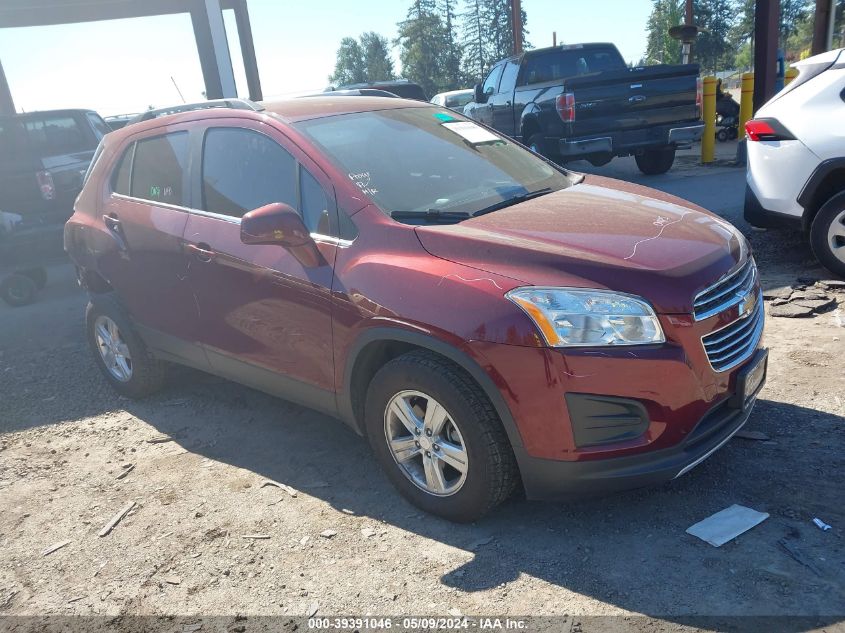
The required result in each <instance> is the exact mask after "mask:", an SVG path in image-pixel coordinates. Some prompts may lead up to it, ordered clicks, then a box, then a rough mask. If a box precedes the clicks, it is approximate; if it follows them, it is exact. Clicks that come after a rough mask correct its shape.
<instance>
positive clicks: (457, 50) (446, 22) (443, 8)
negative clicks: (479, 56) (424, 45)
mask: <svg viewBox="0 0 845 633" xmlns="http://www.w3.org/2000/svg"><path fill="white" fill-rule="evenodd" d="M456 5H457V0H441V2H440V6H439V10H440V14H441V15H442V16H443V17H442V19H443V28H444V37H445V41H446V49H445V50H444V51H443V60H442V61H443V81H444V82H445V86H444V90H455V89H456V88H460V87H461V86H462V85H463V82H462V80H463V76H462V74H461V52H462V51H461V45H460V42H459V40H458V24H457V16H456V14H455V7H456Z"/></svg>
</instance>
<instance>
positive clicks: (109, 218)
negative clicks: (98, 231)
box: [103, 215, 123, 236]
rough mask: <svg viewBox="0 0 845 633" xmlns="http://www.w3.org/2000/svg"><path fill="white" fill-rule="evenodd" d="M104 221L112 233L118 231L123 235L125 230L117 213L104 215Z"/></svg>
mask: <svg viewBox="0 0 845 633" xmlns="http://www.w3.org/2000/svg"><path fill="white" fill-rule="evenodd" d="M103 223H104V224H105V225H106V228H107V229H108V230H109V231H111V232H112V233H117V234H118V235H121V236H122V235H123V230H122V229H121V228H120V220H118V219H117V216H116V215H104V216H103Z"/></svg>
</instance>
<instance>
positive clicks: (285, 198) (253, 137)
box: [202, 128, 319, 228]
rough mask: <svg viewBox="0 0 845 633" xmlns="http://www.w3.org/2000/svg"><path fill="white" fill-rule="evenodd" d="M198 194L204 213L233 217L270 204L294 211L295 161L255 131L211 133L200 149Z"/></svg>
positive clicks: (215, 130)
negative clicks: (274, 203) (286, 207)
mask: <svg viewBox="0 0 845 633" xmlns="http://www.w3.org/2000/svg"><path fill="white" fill-rule="evenodd" d="M202 195H203V207H202V208H203V209H204V210H206V211H209V212H211V213H219V214H221V215H230V216H233V217H237V218H239V217H241V216H243V215H244V214H245V213H247V212H249V211H252V210H253V209H257V208H259V207H263V206H264V205H267V204H271V203H273V202H283V203H285V204H288V205H290V206H291V207H293V208H296V207H297V201H296V198H297V196H296V160H294V158H293V156H291V155H290V154H289V153H288V152H287V151H286V150H285V149H284V148H283V147H282V146H281V145H279V144H278V143H276V142H275V141H274V140H272V139H271V138H269V137H267V136H265V135H263V134H261V133H259V132H255V131H253V130H247V129H243V128H212V129H210V130H208V132H206V135H205V142H204V144H203V159H202ZM318 206H319V205H318ZM309 228H310V227H309Z"/></svg>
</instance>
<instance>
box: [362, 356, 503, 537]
mask: <svg viewBox="0 0 845 633" xmlns="http://www.w3.org/2000/svg"><path fill="white" fill-rule="evenodd" d="M365 423H366V427H367V435H368V438H369V441H370V445H371V446H372V448H373V451H374V453H375V455H376V458H377V459H378V461H379V463H380V464H381V466H382V468H383V469H384V470H385V472H386V474H387V476H388V478H389V479H390V481H391V483H393V485H394V486H395V487H396V488H397V489H398V490H399V492H400V493H401V494H402V495H403V496H404V497H405V498H406V499H408V500H409V501H410V502H411V503H413V504H414V505H415V506H417V507H418V508H421V509H422V510H425V511H426V512H430V513H431V514H436V515H438V516H441V517H443V518H445V519H448V520H450V521H457V522H461V523H466V522H470V521H475V520H477V519H479V518H481V517H482V516H484V515H485V514H486V513H487V512H489V511H490V510H492V509H493V508H494V507H496V506H497V505H499V504H500V503H502V502H503V501H504V500H505V499H507V498H508V497H509V496H510V495H511V493H512V492H513V490H514V488H515V486H516V484H517V482H518V474H517V468H516V461H515V459H514V456H513V451H512V450H511V446H510V443H509V441H508V437H507V434H506V433H505V430H504V428H503V427H502V423H501V421H500V419H499V416H498V415H497V414H496V410H495V409H494V408H493V405H492V404H491V403H490V401H489V399H488V398H487V397H486V395H485V394H484V392H483V391H482V390H481V388H480V387H479V386H478V385H477V384H476V383H475V381H474V380H472V378H471V377H470V376H468V375H467V374H466V373H465V372H464V371H463V370H462V369H461V368H460V367H458V366H457V365H455V364H454V363H452V362H450V361H448V360H446V359H444V358H443V357H441V356H438V355H437V354H434V353H432V352H428V351H424V350H420V351H414V352H409V353H407V354H404V355H403V356H400V357H398V358H395V359H393V360H391V361H390V362H388V363H387V364H385V366H384V367H382V368H381V369H380V370H379V371H378V372H377V373H376V375H375V376H374V377H373V379H372V381H371V382H370V386H369V389H368V391H367V402H366V406H365Z"/></svg>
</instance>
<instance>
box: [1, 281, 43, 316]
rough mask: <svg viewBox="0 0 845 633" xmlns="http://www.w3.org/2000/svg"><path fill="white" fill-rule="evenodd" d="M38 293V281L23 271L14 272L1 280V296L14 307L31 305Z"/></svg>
mask: <svg viewBox="0 0 845 633" xmlns="http://www.w3.org/2000/svg"><path fill="white" fill-rule="evenodd" d="M37 294H38V286H37V285H36V283H35V282H34V281H33V280H32V278H30V277H28V276H27V275H24V274H21V273H12V274H11V275H9V276H8V277H6V278H5V279H3V281H2V282H0V297H2V298H3V301H5V302H6V303H8V304H9V305H10V306H12V307H14V308H19V307H21V306H25V305H29V304H30V303H32V302H33V301H35V296H36V295H37Z"/></svg>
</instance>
